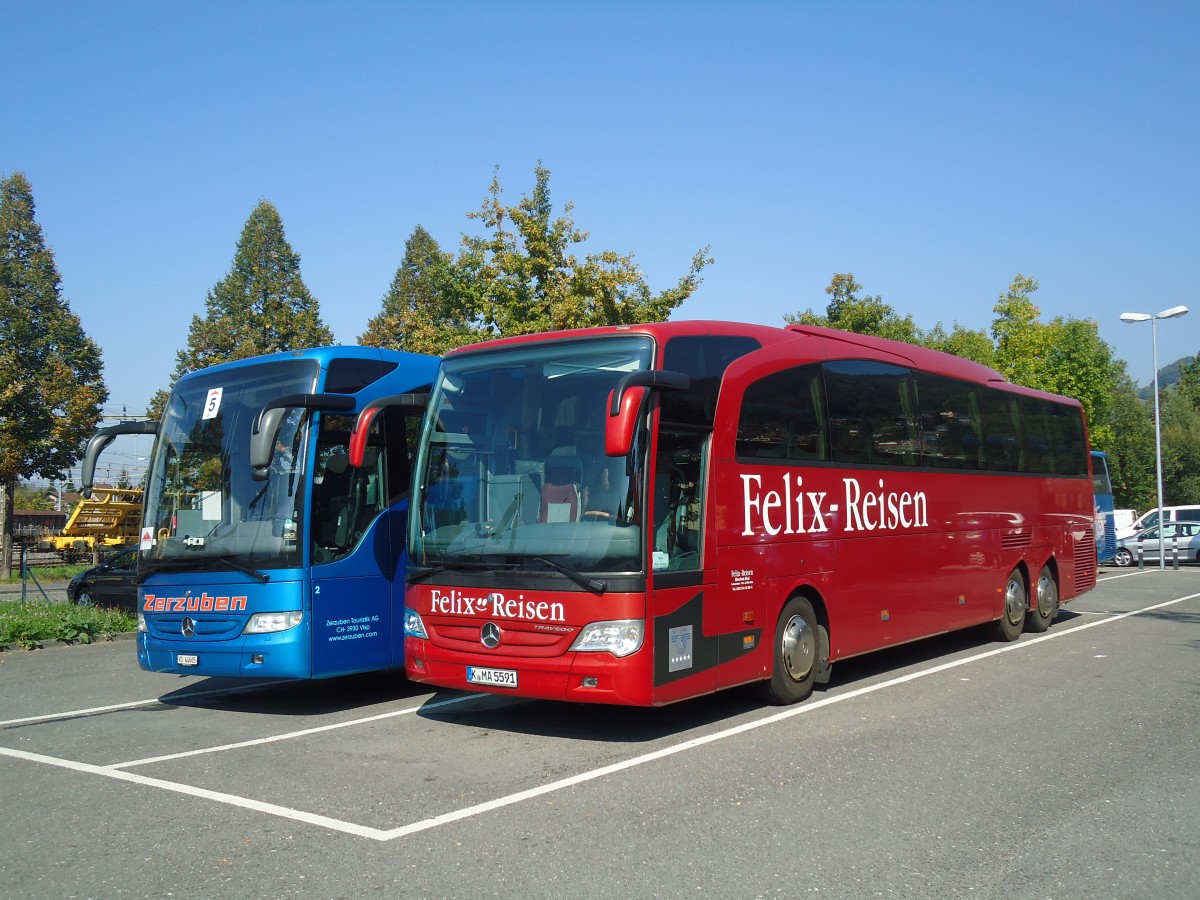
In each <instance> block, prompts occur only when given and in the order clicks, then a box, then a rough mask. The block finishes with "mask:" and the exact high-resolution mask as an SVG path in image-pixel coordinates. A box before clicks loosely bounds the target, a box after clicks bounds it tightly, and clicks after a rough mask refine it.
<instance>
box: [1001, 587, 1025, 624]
mask: <svg viewBox="0 0 1200 900" xmlns="http://www.w3.org/2000/svg"><path fill="white" fill-rule="evenodd" d="M1004 613H1005V615H1006V616H1008V621H1009V622H1011V623H1012V624H1014V625H1017V624H1019V623H1020V622H1021V620H1022V619H1024V618H1025V591H1024V590H1023V588H1022V586H1021V582H1020V581H1018V580H1017V579H1016V578H1010V579H1009V580H1008V590H1007V591H1006V592H1005V596H1004Z"/></svg>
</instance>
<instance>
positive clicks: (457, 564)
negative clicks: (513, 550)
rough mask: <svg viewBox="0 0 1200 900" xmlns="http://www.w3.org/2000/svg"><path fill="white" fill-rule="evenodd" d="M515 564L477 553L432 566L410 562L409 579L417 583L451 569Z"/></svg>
mask: <svg viewBox="0 0 1200 900" xmlns="http://www.w3.org/2000/svg"><path fill="white" fill-rule="evenodd" d="M513 565H514V564H513V563H506V562H504V561H503V560H486V559H482V558H480V557H478V556H475V555H472V556H467V557H458V556H456V557H450V558H449V559H447V561H446V562H439V563H434V564H433V565H431V566H420V565H417V564H415V563H411V562H410V563H409V564H408V580H409V582H410V583H411V584H416V583H417V582H418V581H424V580H425V579H426V578H432V577H433V576H434V575H438V574H440V573H442V572H445V571H447V570H449V569H471V570H472V571H477V572H481V571H491V570H494V569H511V568H513Z"/></svg>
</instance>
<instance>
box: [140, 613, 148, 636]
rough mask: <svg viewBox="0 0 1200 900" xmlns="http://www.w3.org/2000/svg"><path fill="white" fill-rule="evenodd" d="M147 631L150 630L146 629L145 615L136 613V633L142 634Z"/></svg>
mask: <svg viewBox="0 0 1200 900" xmlns="http://www.w3.org/2000/svg"><path fill="white" fill-rule="evenodd" d="M149 630H150V629H149V628H147V627H146V616H145V614H143V613H141V612H139V613H138V631H143V632H144V631H149Z"/></svg>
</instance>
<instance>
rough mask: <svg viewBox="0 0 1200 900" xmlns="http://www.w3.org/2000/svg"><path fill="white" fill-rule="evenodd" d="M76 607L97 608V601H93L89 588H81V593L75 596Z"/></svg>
mask: <svg viewBox="0 0 1200 900" xmlns="http://www.w3.org/2000/svg"><path fill="white" fill-rule="evenodd" d="M75 605H76V606H95V605H96V601H95V600H93V599H92V592H91V590H90V589H89V588H87V587H81V588H80V589H79V593H78V594H76V595H75Z"/></svg>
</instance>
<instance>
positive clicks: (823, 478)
mask: <svg viewBox="0 0 1200 900" xmlns="http://www.w3.org/2000/svg"><path fill="white" fill-rule="evenodd" d="M426 401H427V402H428V408H427V411H426V416H425V423H424V428H423V432H422V435H421V438H420V442H419V447H418V451H417V458H416V461H415V464H414V471H415V475H414V485H413V494H412V501H411V506H410V520H409V539H408V546H409V553H410V555H411V557H410V562H409V568H408V576H407V577H408V588H407V592H406V605H407V609H406V611H405V633H406V638H405V646H404V651H405V660H406V669H407V672H408V675H409V677H410V678H412V679H413V680H415V681H421V682H427V683H430V684H435V685H439V686H443V687H449V688H459V689H464V690H482V691H492V692H496V693H504V694H512V695H515V696H521V697H535V698H544V699H554V700H575V701H588V702H597V703H619V704H633V705H659V704H666V703H672V702H675V701H678V700H683V699H685V698H689V697H695V696H698V695H701V694H706V693H709V692H712V691H716V690H720V689H723V688H727V687H732V686H734V685H740V684H745V683H748V682H759V683H760V686H761V689H762V691H763V693H764V695H765V697H766V698H767V699H768V700H770V701H771V702H774V703H793V702H796V701H799V700H802V699H804V698H805V697H807V696H808V695H809V694H810V693H811V691H812V689H813V684H814V682H823V681H827V680H828V679H829V673H830V666H831V665H832V664H833V663H834V662H835V661H836V660H839V659H846V658H847V657H851V656H856V655H859V654H862V653H867V652H869V651H872V650H876V649H879V648H882V647H890V646H895V645H897V644H902V643H904V642H906V641H912V640H916V639H918V638H924V637H928V636H930V635H935V634H940V633H943V632H947V631H951V630H954V629H959V628H966V627H968V626H974V625H981V624H986V623H991V625H992V627H993V629H994V631H995V634H996V636H997V637H998V638H999V639H1001V640H1007V641H1011V640H1015V639H1016V638H1017V637H1018V636H1019V635H1020V633H1021V632H1022V630H1023V629H1026V628H1028V629H1029V630H1032V631H1043V630H1045V629H1046V628H1048V627H1049V626H1050V623H1051V622H1052V621H1053V620H1054V618H1055V616H1056V615H1057V613H1058V607H1059V603H1060V602H1063V601H1066V600H1070V599H1071V598H1073V597H1076V596H1078V595H1079V594H1081V593H1083V592H1084V591H1087V590H1089V589H1090V588H1092V587H1093V586H1094V585H1095V582H1096V544H1095V538H1094V535H1093V525H1094V514H1093V497H1092V481H1091V477H1090V468H1089V447H1088V440H1087V432H1086V427H1085V423H1084V418H1083V413H1082V410H1081V408H1080V405H1079V403H1078V402H1076V401H1075V400H1071V399H1068V398H1065V397H1056V396H1053V395H1050V394H1045V393H1041V392H1038V391H1034V390H1030V389H1027V388H1022V387H1018V386H1016V385H1012V384H1009V383H1007V382H1005V381H1004V379H1003V378H1002V376H1001V375H1000V374H999V373H997V372H995V371H992V370H991V369H988V368H986V367H984V366H981V365H978V364H976V363H973V362H969V361H966V360H963V359H960V358H958V357H954V356H950V355H947V354H943V353H938V352H935V351H931V350H927V349H924V348H921V347H916V346H911V345H908V344H901V343H897V342H894V341H887V340H883V339H879V338H872V337H865V336H862V335H857V334H849V333H845V332H839V331H834V330H831V329H823V328H816V327H809V326H800V325H793V326H790V327H788V328H771V327H767V326H754V325H737V324H731V323H723V322H668V323H661V324H655V325H636V326H613V327H604V328H595V329H585V330H579V331H569V332H557V333H551V334H541V335H535V336H527V337H519V338H510V339H501V340H496V341H490V342H486V343H481V344H477V345H474V346H470V347H464V348H462V349H459V350H456V351H453V352H451V353H449V354H447V356H446V358H445V359H444V360H443V361H442V364H441V367H440V369H439V373H438V378H437V382H436V385H435V387H434V390H433V392H432V394H431V395H429V396H428V397H418V396H403V397H391V398H387V399H386V400H385V401H380V403H379V404H376V405H377V406H378V405H386V404H387V403H411V404H420V403H424V402H426ZM375 411H376V410H374V409H370V408H369V409H367V410H365V411H364V412H363V413H362V414H360V419H359V423H358V426H357V434H358V435H362V434H365V433H366V425H367V420H368V419H369V418H370V416H372V415H373V414H374V412H375ZM359 449H361V447H360V448H359ZM354 453H355V446H354V445H352V447H351V460H352V461H353V458H354Z"/></svg>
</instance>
